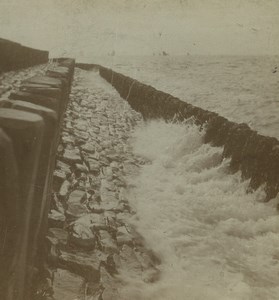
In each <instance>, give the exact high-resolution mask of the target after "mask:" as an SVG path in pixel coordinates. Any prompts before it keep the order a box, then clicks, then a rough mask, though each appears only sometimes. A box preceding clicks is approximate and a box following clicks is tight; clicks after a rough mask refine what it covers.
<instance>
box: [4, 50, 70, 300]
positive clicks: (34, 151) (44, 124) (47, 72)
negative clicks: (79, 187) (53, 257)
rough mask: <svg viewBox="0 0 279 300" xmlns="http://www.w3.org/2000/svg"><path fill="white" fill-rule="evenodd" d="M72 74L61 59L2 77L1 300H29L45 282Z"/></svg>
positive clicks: (35, 60)
mask: <svg viewBox="0 0 279 300" xmlns="http://www.w3.org/2000/svg"><path fill="white" fill-rule="evenodd" d="M37 63H38V61H37V59H36V56H34V61H33V64H37ZM30 64H32V63H30ZM21 66H22V65H21ZM73 71H74V60H72V59H64V60H58V61H57V62H55V64H54V65H48V66H46V65H43V66H39V67H34V68H31V69H27V70H22V71H18V72H14V71H13V72H9V73H4V74H2V75H1V83H0V90H1V99H0V153H1V155H0V199H1V201H0V203H1V210H0V224H1V227H0V228H1V231H0V239H1V256H0V265H1V268H0V298H1V299H5V300H6V299H7V300H22V299H30V297H31V296H30V295H32V293H34V288H35V285H34V282H36V281H37V280H39V279H40V278H41V277H42V278H44V277H45V272H46V268H44V262H45V261H46V251H45V238H44V236H45V235H46V232H47V218H48V210H49V206H50V195H51V183H52V176H53V170H54V162H55V155H56V150H57V146H58V140H59V133H60V128H61V126H60V121H61V120H62V116H63V114H64V110H65V108H66V104H67V102H68V95H69V92H70V88H71V81H72V76H73ZM30 76H32V77H31V78H30ZM31 299H32V297H31Z"/></svg>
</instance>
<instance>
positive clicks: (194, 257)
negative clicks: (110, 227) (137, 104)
mask: <svg viewBox="0 0 279 300" xmlns="http://www.w3.org/2000/svg"><path fill="white" fill-rule="evenodd" d="M203 135H204V133H203V131H200V130H199V128H198V127H196V126H195V125H192V124H190V123H188V124H175V123H165V122H163V121H151V122H148V123H145V124H143V125H142V126H140V127H138V128H136V129H135V132H134V135H133V140H132V145H133V147H134V151H135V153H136V154H138V155H140V156H143V157H145V158H146V159H148V160H149V161H150V164H146V165H144V166H143V167H142V169H141V172H140V175H139V176H135V177H134V178H131V179H130V182H129V183H130V186H131V188H130V201H131V203H132V205H133V206H134V208H135V210H136V211H137V215H136V216H137V217H136V219H135V221H134V222H135V225H136V226H137V229H138V231H139V232H140V233H141V234H142V235H143V236H144V237H145V239H146V242H147V244H148V245H150V246H151V248H152V249H153V250H155V251H156V253H157V255H158V256H159V257H160V259H161V261H162V263H161V265H160V266H159V268H160V271H161V278H160V280H159V281H158V282H156V283H153V284H145V285H144V287H143V286H141V285H140V283H135V282H133V283H130V284H128V286H127V288H126V289H125V292H124V294H126V298H127V299H129V298H130V299H153V300H154V299H155V300H156V299H167V300H172V299H175V300H182V299H183V300H185V299H189V300H193V299H197V300H198V299H202V300H204V299H212V300H213V299H214V300H218V299H220V300H225V299H226V300H232V299H237V300H239V299H243V300H244V299H245V300H247V299H251V300H252V299H253V300H255V299H259V300H262V299H278V295H279V264H278V262H279V251H278V249H279V234H278V233H279V218H278V214H277V211H276V205H277V202H278V199H272V200H271V201H270V202H268V203H265V202H264V198H265V193H264V191H263V189H262V188H260V189H258V190H257V191H255V192H253V193H248V194H247V193H246V189H247V187H248V181H242V180H241V174H240V173H236V174H231V173H230V172H229V168H228V165H229V160H228V159H223V158H222V150H223V149H222V148H219V147H212V146H210V145H209V144H204V143H203ZM131 297H132V298H131ZM124 298H125V296H123V299H124Z"/></svg>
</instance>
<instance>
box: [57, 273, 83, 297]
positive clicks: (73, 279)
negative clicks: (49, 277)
mask: <svg viewBox="0 0 279 300" xmlns="http://www.w3.org/2000/svg"><path fill="white" fill-rule="evenodd" d="M83 285H84V278H82V277H81V276H78V275H76V274H73V273H71V272H69V271H67V270H62V269H57V271H56V272H55V273H54V280H53V286H52V288H53V292H54V295H53V297H54V300H63V299H64V300H78V299H83V297H84V290H83Z"/></svg>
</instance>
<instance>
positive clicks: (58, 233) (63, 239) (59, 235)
mask: <svg viewBox="0 0 279 300" xmlns="http://www.w3.org/2000/svg"><path fill="white" fill-rule="evenodd" d="M48 236H50V237H53V238H55V239H56V240H57V242H58V244H60V245H62V246H66V245H67V243H68V232H67V231H66V230H64V229H62V228H49V229H48Z"/></svg>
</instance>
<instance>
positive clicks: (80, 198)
mask: <svg viewBox="0 0 279 300" xmlns="http://www.w3.org/2000/svg"><path fill="white" fill-rule="evenodd" d="M86 199H87V194H86V192H85V191H80V190H75V191H73V192H71V193H70V195H69V198H68V203H72V204H80V203H83V202H85V201H86Z"/></svg>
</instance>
